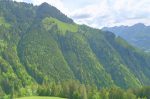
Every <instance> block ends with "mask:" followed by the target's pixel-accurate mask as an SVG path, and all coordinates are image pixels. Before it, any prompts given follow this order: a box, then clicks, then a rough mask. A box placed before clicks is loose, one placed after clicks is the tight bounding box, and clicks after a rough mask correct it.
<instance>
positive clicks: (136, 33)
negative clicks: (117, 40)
mask: <svg viewBox="0 0 150 99" xmlns="http://www.w3.org/2000/svg"><path fill="white" fill-rule="evenodd" d="M103 30H104V31H111V32H113V33H115V34H116V35H118V36H120V37H122V38H124V39H125V40H126V41H128V42H129V43H130V44H132V45H133V46H135V47H137V48H139V49H142V50H144V51H145V52H150V26H145V25H144V24H142V23H137V24H135V25H133V26H118V27H117V26H116V27H105V28H103Z"/></svg>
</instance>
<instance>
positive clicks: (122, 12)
mask: <svg viewBox="0 0 150 99" xmlns="http://www.w3.org/2000/svg"><path fill="white" fill-rule="evenodd" d="M18 1H29V2H32V3H34V4H35V5H39V4H41V3H43V2H47V3H49V4H51V5H53V6H55V7H57V8H58V9H60V10H61V11H62V12H63V13H65V14H67V15H68V16H70V17H71V18H73V19H74V20H75V22H77V23H80V24H87V25H90V26H93V27H97V28H100V27H103V26H114V25H133V24H135V23H139V22H142V23H145V24H147V25H150V6H149V5H150V0H138V1H137V0H92V1H91V0H75V1H69V0H18ZM84 2H85V3H84ZM70 5H75V6H73V7H71V6H70ZM77 5H79V6H77Z"/></svg>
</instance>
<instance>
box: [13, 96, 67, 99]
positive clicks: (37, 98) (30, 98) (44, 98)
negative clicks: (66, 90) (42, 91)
mask: <svg viewBox="0 0 150 99" xmlns="http://www.w3.org/2000/svg"><path fill="white" fill-rule="evenodd" d="M16 99H66V98H59V97H44V96H43V97H42V96H41V97H40V96H31V97H22V98H16Z"/></svg>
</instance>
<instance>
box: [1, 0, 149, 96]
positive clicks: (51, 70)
mask: <svg viewBox="0 0 150 99" xmlns="http://www.w3.org/2000/svg"><path fill="white" fill-rule="evenodd" d="M149 71H150V57H149V56H148V55H146V54H145V53H143V52H141V51H139V50H138V49H136V48H134V47H132V46H131V45H129V44H128V43H127V42H126V41H124V40H123V39H122V38H121V37H116V36H115V35H114V34H113V33H111V32H103V31H101V30H99V29H94V28H91V27H88V26H85V25H78V24H76V23H74V22H73V20H72V19H70V18H68V17H67V16H66V15H64V14H63V13H61V12H60V11H59V10H58V9H56V8H55V7H53V6H51V5H48V4H47V3H43V4H41V5H40V6H33V5H32V4H27V3H18V2H13V1H11V0H7V1H5V0H1V1H0V94H10V93H11V92H12V91H13V92H14V93H18V92H22V91H24V90H29V89H33V88H32V87H33V85H35V84H36V85H41V84H43V83H47V82H49V83H51V82H63V81H66V80H70V79H72V80H79V81H80V83H83V84H90V85H96V86H97V87H98V88H106V87H107V88H110V87H113V86H118V87H121V88H139V87H141V86H144V85H150V73H149ZM23 88H26V89H23Z"/></svg>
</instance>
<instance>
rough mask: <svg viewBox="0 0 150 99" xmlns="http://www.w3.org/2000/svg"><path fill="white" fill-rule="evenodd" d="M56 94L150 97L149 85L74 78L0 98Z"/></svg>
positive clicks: (77, 98)
mask: <svg viewBox="0 0 150 99" xmlns="http://www.w3.org/2000/svg"><path fill="white" fill-rule="evenodd" d="M33 95H34V96H35V95H36V96H56V97H63V98H68V99H137V98H139V99H141V98H142V99H150V86H145V87H142V88H134V89H121V88H119V87H111V88H97V87H96V86H95V85H85V84H81V83H80V82H79V81H76V80H68V81H64V82H61V83H60V82H59V83H55V82H52V83H50V84H49V83H46V82H45V83H43V84H42V85H38V84H33V85H31V86H27V87H25V88H22V89H20V90H19V91H15V90H14V88H12V92H11V93H10V94H7V95H6V94H3V93H0V99H1V98H2V99H13V98H15V97H23V96H33Z"/></svg>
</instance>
